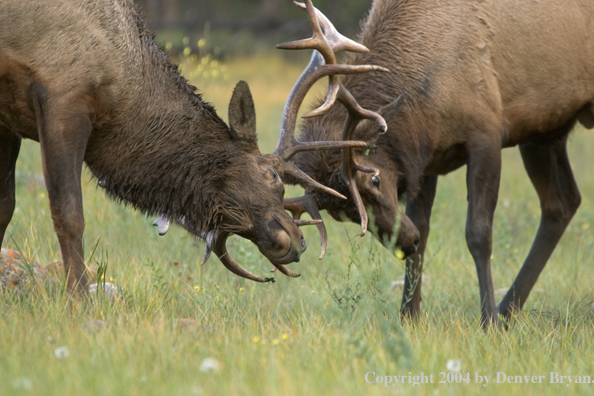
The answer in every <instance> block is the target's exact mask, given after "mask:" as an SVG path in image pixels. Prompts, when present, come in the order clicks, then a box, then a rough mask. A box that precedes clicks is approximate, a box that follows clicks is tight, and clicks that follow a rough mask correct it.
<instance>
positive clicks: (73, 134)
mask: <svg viewBox="0 0 594 396" xmlns="http://www.w3.org/2000/svg"><path fill="white" fill-rule="evenodd" d="M32 92H33V95H34V98H33V100H32V102H33V104H34V108H35V115H36V119H37V125H38V133H39V143H40V145H41V154H42V162H43V172H44V176H45V184H46V187H47V192H48V197H49V201H50V209H51V216H52V221H53V223H54V229H55V231H56V234H57V236H58V241H59V243H60V251H61V252H62V261H63V263H64V270H65V272H66V276H67V286H68V291H69V292H70V293H73V292H77V293H78V294H83V295H84V294H86V293H87V292H88V280H87V274H86V267H85V265H84V259H83V248H82V236H83V230H84V218H83V206H82V192H81V185H80V180H81V173H82V165H83V160H84V154H85V150H86V145H87V140H88V137H89V135H90V133H91V129H92V125H91V121H90V119H89V116H88V114H87V112H86V111H85V110H84V108H82V107H84V106H82V105H81V107H78V105H77V104H78V103H81V101H80V100H77V99H78V98H77V97H76V96H74V95H71V96H69V97H68V98H62V99H61V100H53V101H52V100H49V99H47V93H46V91H45V88H44V87H43V86H40V85H39V84H38V85H37V86H36V87H34V88H33V89H32Z"/></svg>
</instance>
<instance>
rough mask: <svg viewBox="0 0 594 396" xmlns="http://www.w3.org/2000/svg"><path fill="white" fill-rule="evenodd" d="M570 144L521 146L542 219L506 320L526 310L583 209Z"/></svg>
mask: <svg viewBox="0 0 594 396" xmlns="http://www.w3.org/2000/svg"><path fill="white" fill-rule="evenodd" d="M566 144H567V136H565V137H564V138H563V139H561V140H558V141H556V142H554V143H551V144H546V145H545V144H523V145H520V153H521V154H522V160H523V161H524V167H525V168H526V171H527V172H528V176H529V177H530V180H531V181H532V184H533V185H534V188H535V189H536V192H537V193H538V198H539V199H540V206H541V218H540V226H539V227H538V231H537V233H536V237H535V238H534V242H533V243H532V248H531V249H530V252H529V253H528V256H527V257H526V261H525V262H524V265H522V268H521V269H520V272H519V273H518V276H517V277H516V279H515V280H514V283H513V284H512V286H511V287H510V289H509V290H508V292H507V294H506V295H505V297H504V298H503V301H501V304H499V313H500V314H502V315H503V316H504V317H506V318H509V317H510V316H511V315H512V313H513V312H514V311H519V310H520V309H522V306H523V305H524V303H525V302H526V300H527V299H528V295H529V294H530V291H531V290H532V287H534V284H535V283H536V280H537V279H538V276H539V275H540V273H541V272H542V270H543V269H544V267H545V265H546V264H547V261H548V260H549V258H550V257H551V254H552V253H553V250H554V249H555V247H556V246H557V243H558V242H559V240H560V239H561V236H562V235H563V232H564V231H565V228H566V227H567V225H568V224H569V222H570V221H571V219H572V217H573V215H574V214H575V212H576V211H577V209H578V207H579V206H580V202H581V196H580V192H579V190H578V187H577V185H576V183H575V179H574V177H573V172H572V170H571V165H570V164H569V159H568V158H567V150H566Z"/></svg>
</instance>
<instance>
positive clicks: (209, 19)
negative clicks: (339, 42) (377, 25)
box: [136, 0, 372, 57]
mask: <svg viewBox="0 0 594 396" xmlns="http://www.w3.org/2000/svg"><path fill="white" fill-rule="evenodd" d="M136 2H137V3H138V5H139V6H140V8H141V10H142V11H143V13H144V15H145V16H146V19H147V21H148V25H149V27H150V29H151V30H152V31H153V32H156V33H157V41H158V42H159V43H161V44H164V43H166V42H170V43H171V45H172V48H173V49H178V50H179V49H182V48H183V47H182V39H183V38H184V37H188V38H189V39H190V40H189V43H190V47H196V46H197V45H196V44H197V42H198V40H199V39H200V38H204V39H205V40H206V42H207V44H208V45H209V49H210V50H211V51H212V52H214V50H215V49H218V54H217V55H218V56H221V57H225V56H229V55H234V54H240V55H245V54H253V53H254V52H260V51H264V50H266V49H269V48H271V47H269V45H270V44H271V43H273V42H276V41H278V40H280V41H283V40H289V39H290V38H295V37H301V36H302V35H304V34H305V35H308V34H309V25H308V23H307V19H306V18H304V14H303V11H300V10H299V9H298V8H297V7H296V6H295V5H294V4H293V2H292V1H291V0H198V1H196V0H136ZM371 3H372V0H316V1H314V5H315V6H316V7H317V8H318V9H320V10H321V11H322V12H323V13H325V14H326V15H331V19H332V21H333V23H334V24H335V26H336V27H337V28H338V29H339V30H340V31H341V32H343V33H344V34H346V35H348V36H350V37H353V36H356V34H357V30H358V27H359V21H360V20H361V19H362V18H363V17H364V15H365V14H366V13H367V11H368V10H369V8H370V6H371ZM303 37H306V36H303ZM280 41H279V42H280ZM272 48H273V47H272Z"/></svg>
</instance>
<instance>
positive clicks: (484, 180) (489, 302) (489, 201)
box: [466, 134, 501, 327]
mask: <svg viewBox="0 0 594 396" xmlns="http://www.w3.org/2000/svg"><path fill="white" fill-rule="evenodd" d="M492 135H493V134H491V136H488V135H483V136H481V137H482V138H483V139H482V141H480V142H477V143H474V144H472V143H470V144H469V146H468V153H469V154H468V167H467V174H466V184H467V189H468V214H467V218H466V243H467V245H468V250H470V254H471V255H472V258H473V259H474V264H475V266H476V272H477V276H478V281H479V290H480V301H481V324H482V325H483V327H488V326H489V325H490V324H492V323H499V319H498V318H497V306H496V304H495V294H494V290H493V278H492V276H491V252H492V249H493V229H492V227H493V215H494V213H495V207H496V205H497V197H498V194H499V179H500V174H501V143H500V141H498V139H493V138H492ZM497 136H498V135H497Z"/></svg>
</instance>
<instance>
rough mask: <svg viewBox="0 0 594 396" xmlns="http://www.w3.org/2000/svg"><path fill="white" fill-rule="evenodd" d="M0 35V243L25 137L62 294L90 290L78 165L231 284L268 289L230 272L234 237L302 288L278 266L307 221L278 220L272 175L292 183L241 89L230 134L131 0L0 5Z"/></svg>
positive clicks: (277, 190)
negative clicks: (181, 234)
mask: <svg viewBox="0 0 594 396" xmlns="http://www.w3.org/2000/svg"><path fill="white" fill-rule="evenodd" d="M0 26H1V27H2V28H0V242H1V241H2V240H3V239H4V234H5V231H6V228H7V226H8V224H9V222H10V220H11V217H12V213H13V210H14V206H15V196H14V190H15V179H14V177H15V162H16V159H17V156H18V153H19V148H20V144H21V139H23V138H28V139H33V140H36V141H38V142H39V143H40V146H41V154H42V163H43V170H44V175H45V181H46V186H47V190H48V196H49V200H50V207H51V216H52V220H53V222H54V227H55V230H56V233H57V236H58V239H59V243H60V249H61V253H62V256H63V262H64V268H65V271H66V274H67V276H68V288H69V290H70V291H74V290H79V291H85V290H87V277H86V275H85V269H84V268H85V267H84V264H83V249H82V234H83V228H84V219H83V211H82V196H81V187H80V183H81V180H80V179H81V171H82V166H83V162H85V163H86V164H87V166H88V168H89V169H90V170H91V172H92V173H93V175H94V176H95V177H96V178H97V179H98V180H99V184H100V185H101V186H102V187H104V188H105V189H106V190H107V192H108V193H109V194H110V195H111V196H113V197H115V198H116V199H119V200H122V201H124V202H126V203H129V204H131V205H133V206H134V207H136V208H138V209H139V210H140V211H142V212H144V213H146V214H153V215H154V214H159V215H160V216H161V218H165V219H173V220H177V221H180V222H181V223H182V224H183V227H184V228H186V229H187V230H188V231H189V232H191V233H192V234H194V235H196V236H198V237H202V238H204V239H205V240H206V245H207V253H208V254H209V253H210V251H211V250H212V251H214V252H215V253H216V254H217V256H218V257H219V259H220V260H221V262H222V263H223V264H224V265H225V266H226V267H227V268H228V269H229V270H231V271H232V272H234V273H235V274H238V275H240V276H244V277H247V278H249V279H252V280H256V281H259V282H267V281H271V280H273V278H261V277H258V276H255V275H253V274H251V273H250V272H248V271H246V270H244V269H243V268H241V267H240V266H239V265H238V264H237V263H236V262H235V261H233V259H232V258H231V257H230V256H229V255H228V253H227V250H226V247H225V242H226V240H227V237H228V236H229V235H230V234H238V235H240V236H242V237H244V238H248V239H250V240H251V241H252V242H254V243H255V244H256V245H257V246H258V248H259V249H260V251H261V252H262V253H263V254H264V255H265V256H266V257H267V258H268V259H269V260H270V261H271V262H272V263H273V264H274V265H275V266H276V267H277V268H278V269H279V270H280V271H281V272H283V273H284V274H286V275H291V276H298V274H296V273H294V272H292V271H289V270H288V269H286V268H285V267H284V266H283V264H286V263H290V262H294V261H298V260H299V257H300V254H301V253H302V252H303V250H304V249H305V241H304V240H303V237H302V234H301V232H300V231H299V229H298V228H297V226H298V225H303V224H312V223H316V222H312V221H301V222H295V221H293V219H292V218H291V217H289V215H288V214H287V213H286V212H285V210H284V204H283V194H284V188H283V184H282V181H281V179H280V177H279V174H280V175H282V174H284V173H287V172H288V173H292V174H297V175H298V174H299V172H298V170H296V169H295V168H294V166H292V165H291V163H290V162H288V161H284V160H283V155H282V152H281V151H282V150H281V151H279V152H275V153H274V154H272V155H270V154H269V155H262V154H260V151H259V150H258V146H257V138H256V132H255V113H254V104H253V102H252V98H251V95H250V92H249V88H248V87H247V84H245V83H243V82H240V83H239V84H238V85H237V87H236V88H235V91H234V93H233V96H232V99H231V103H230V105H229V123H230V126H227V125H226V124H225V122H223V121H222V120H221V118H219V116H218V115H217V114H216V112H215V110H214V108H213V107H212V106H210V105H209V104H208V103H205V102H204V101H203V100H202V98H201V96H200V95H198V94H196V93H195V88H194V87H192V86H190V85H189V84H188V83H187V81H186V80H185V79H184V78H183V77H182V76H181V75H180V74H179V71H178V70H177V68H176V67H175V66H174V65H173V64H172V63H170V61H169V60H168V59H167V57H166V56H165V55H164V53H163V52H162V51H161V50H160V49H159V48H158V47H157V46H156V45H155V44H154V42H153V40H152V36H151V34H150V33H149V32H148V31H147V30H146V28H145V26H144V22H143V21H142V20H141V18H140V17H139V16H138V14H137V13H136V11H135V9H134V6H133V3H132V1H131V0H100V1H97V0H77V1H68V0H53V1H41V0H40V1H19V0H3V1H1V2H0ZM326 75H328V74H326ZM281 140H283V137H282V136H281ZM285 140H286V139H285ZM293 140H294V139H293ZM336 143H337V142H331V143H330V144H329V147H340V144H339V145H337V144H336ZM347 144H348V143H347ZM289 146H290V145H289ZM312 146H316V144H314V145H309V146H308V147H307V149H312ZM355 146H358V147H362V145H361V144H360V143H357V144H355ZM363 146H364V144H363ZM287 147H288V146H287ZM287 147H285V148H287ZM313 148H315V147H313ZM293 151H294V152H298V151H299V148H298V149H296V150H293ZM309 183H310V184H311V183H313V184H314V185H315V184H316V183H315V182H314V181H311V180H310V182H309ZM318 187H320V188H323V187H322V186H318ZM326 190H329V189H326Z"/></svg>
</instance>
